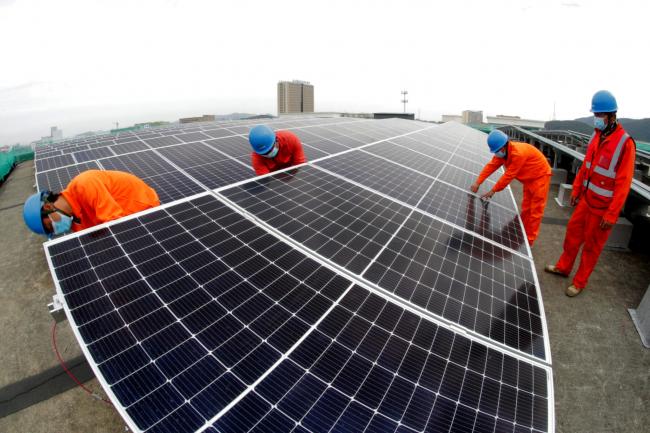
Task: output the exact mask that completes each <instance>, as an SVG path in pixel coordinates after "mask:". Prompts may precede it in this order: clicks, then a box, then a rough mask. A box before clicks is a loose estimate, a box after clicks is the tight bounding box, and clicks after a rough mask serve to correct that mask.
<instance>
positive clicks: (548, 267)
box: [544, 265, 569, 277]
mask: <svg viewBox="0 0 650 433" xmlns="http://www.w3.org/2000/svg"><path fill="white" fill-rule="evenodd" d="M544 270H545V271H546V272H549V273H551V274H555V275H559V276H561V277H568V276H569V274H565V273H564V272H562V271H560V270H559V269H558V268H556V267H555V265H546V267H545V268H544Z"/></svg>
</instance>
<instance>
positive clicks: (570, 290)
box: [564, 284, 582, 298]
mask: <svg viewBox="0 0 650 433" xmlns="http://www.w3.org/2000/svg"><path fill="white" fill-rule="evenodd" d="M580 292H582V289H580V288H578V287H576V286H574V285H573V284H571V285H570V286H569V287H567V288H566V290H565V291H564V294H565V295H567V296H568V297H570V298H573V297H574V296H577V295H579V294H580Z"/></svg>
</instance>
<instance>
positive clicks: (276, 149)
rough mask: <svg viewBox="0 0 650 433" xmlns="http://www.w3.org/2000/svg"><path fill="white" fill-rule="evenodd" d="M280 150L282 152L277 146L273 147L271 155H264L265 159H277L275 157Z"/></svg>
mask: <svg viewBox="0 0 650 433" xmlns="http://www.w3.org/2000/svg"><path fill="white" fill-rule="evenodd" d="M278 150H280V149H279V148H278V146H277V145H275V146H273V150H271V151H270V152H269V153H267V154H266V155H262V156H263V157H264V158H275V156H276V155H277V154H278Z"/></svg>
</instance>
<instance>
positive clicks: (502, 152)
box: [494, 149, 506, 158]
mask: <svg viewBox="0 0 650 433" xmlns="http://www.w3.org/2000/svg"><path fill="white" fill-rule="evenodd" d="M494 156H496V157H497V158H505V157H506V151H505V150H503V149H501V150H498V151H496V152H494Z"/></svg>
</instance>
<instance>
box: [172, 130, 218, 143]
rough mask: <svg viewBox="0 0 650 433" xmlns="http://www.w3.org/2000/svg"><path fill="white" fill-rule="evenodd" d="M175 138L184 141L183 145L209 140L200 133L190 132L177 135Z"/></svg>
mask: <svg viewBox="0 0 650 433" xmlns="http://www.w3.org/2000/svg"><path fill="white" fill-rule="evenodd" d="M175 137H176V138H178V139H180V140H182V141H184V142H185V143H189V142H191V141H201V140H207V139H209V138H210V136H208V135H205V134H203V133H201V132H190V133H187V134H177V135H176V136H175Z"/></svg>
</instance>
